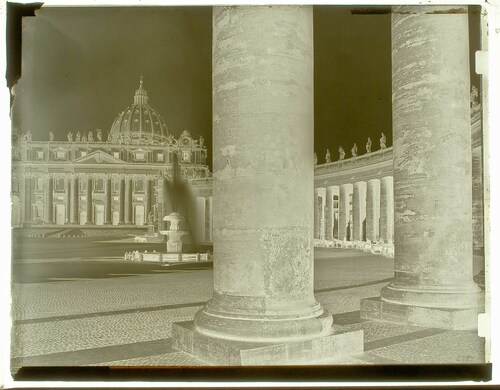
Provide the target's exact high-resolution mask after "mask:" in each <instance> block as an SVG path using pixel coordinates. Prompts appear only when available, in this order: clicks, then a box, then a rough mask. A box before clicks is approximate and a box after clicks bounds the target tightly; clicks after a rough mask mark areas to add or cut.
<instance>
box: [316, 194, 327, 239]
mask: <svg viewBox="0 0 500 390" xmlns="http://www.w3.org/2000/svg"><path fill="white" fill-rule="evenodd" d="M325 201H326V189H325V188H315V189H314V238H318V239H320V240H322V239H324V238H325Z"/></svg>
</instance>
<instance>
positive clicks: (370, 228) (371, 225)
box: [366, 179, 380, 241]
mask: <svg viewBox="0 0 500 390" xmlns="http://www.w3.org/2000/svg"><path fill="white" fill-rule="evenodd" d="M379 219H380V180H378V179H371V180H368V188H367V194H366V239H367V240H370V241H378V239H379Z"/></svg>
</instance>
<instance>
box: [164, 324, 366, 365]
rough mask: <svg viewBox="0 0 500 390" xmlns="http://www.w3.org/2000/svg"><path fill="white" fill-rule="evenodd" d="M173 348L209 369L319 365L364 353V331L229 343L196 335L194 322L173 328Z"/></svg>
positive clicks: (175, 325) (199, 334)
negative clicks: (184, 352) (216, 366)
mask: <svg viewBox="0 0 500 390" xmlns="http://www.w3.org/2000/svg"><path fill="white" fill-rule="evenodd" d="M172 338H173V344H172V346H173V347H174V348H176V349H180V350H182V351H186V352H188V353H189V354H191V355H193V356H195V357H196V358H198V359H201V360H203V361H205V362H206V363H207V364H209V365H232V366H251V365H286V364H315V363H316V364H317V363H321V362H322V361H324V360H328V359H332V358H335V357H339V356H344V355H346V352H347V351H348V352H349V353H350V354H355V353H361V352H363V331H362V330H357V331H349V332H338V333H333V332H331V333H329V334H328V333H326V334H323V335H320V336H318V337H314V338H309V339H305V340H297V341H289V342H284V343H260V342H243V341H228V340H221V339H218V338H214V337H210V336H207V335H204V334H201V333H199V332H197V331H196V329H195V326H194V324H193V322H178V323H176V324H174V325H173V327H172Z"/></svg>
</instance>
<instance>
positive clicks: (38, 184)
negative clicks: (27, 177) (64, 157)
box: [35, 177, 43, 191]
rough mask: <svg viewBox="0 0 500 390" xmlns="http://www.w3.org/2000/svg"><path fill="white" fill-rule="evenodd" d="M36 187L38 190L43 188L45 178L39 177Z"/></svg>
mask: <svg viewBox="0 0 500 390" xmlns="http://www.w3.org/2000/svg"><path fill="white" fill-rule="evenodd" d="M35 189H36V190H37V191H40V190H43V179H42V178H41V177H39V178H37V179H36V182H35Z"/></svg>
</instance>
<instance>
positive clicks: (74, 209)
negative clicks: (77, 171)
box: [70, 176, 79, 224]
mask: <svg viewBox="0 0 500 390" xmlns="http://www.w3.org/2000/svg"><path fill="white" fill-rule="evenodd" d="M78 195H79V190H78V178H77V177H76V176H73V177H72V178H71V196H72V199H71V211H70V213H71V214H70V222H71V223H73V224H76V223H78V200H79V199H78V198H79V196H78Z"/></svg>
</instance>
